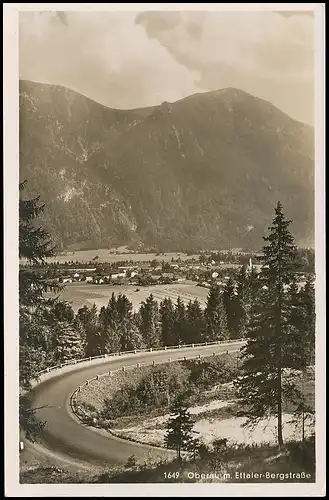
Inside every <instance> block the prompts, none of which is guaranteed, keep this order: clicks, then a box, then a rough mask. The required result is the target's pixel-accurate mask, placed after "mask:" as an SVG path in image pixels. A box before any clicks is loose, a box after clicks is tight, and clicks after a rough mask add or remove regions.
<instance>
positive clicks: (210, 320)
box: [204, 285, 228, 341]
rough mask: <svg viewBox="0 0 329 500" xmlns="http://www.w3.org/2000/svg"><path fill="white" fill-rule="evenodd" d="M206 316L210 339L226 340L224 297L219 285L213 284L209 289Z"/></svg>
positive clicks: (207, 335) (208, 338)
mask: <svg viewBox="0 0 329 500" xmlns="http://www.w3.org/2000/svg"><path fill="white" fill-rule="evenodd" d="M204 317H205V321H206V332H207V333H206V337H207V340H208V341H215V340H225V339H227V338H228V331H227V320H226V313H225V309H224V304H223V297H222V293H221V290H220V288H219V287H218V286H217V285H212V286H211V288H210V290H209V294H208V297H207V304H206V308H205V311H204Z"/></svg>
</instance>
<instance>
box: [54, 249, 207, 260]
mask: <svg viewBox="0 0 329 500" xmlns="http://www.w3.org/2000/svg"><path fill="white" fill-rule="evenodd" d="M113 252H114V251H113V250H112V251H111V250H109V249H104V248H101V249H98V250H76V251H66V252H60V253H58V254H57V255H56V256H55V257H50V258H49V259H47V262H60V263H64V262H65V261H67V262H68V261H71V260H73V262H76V261H78V262H90V261H92V260H93V259H95V257H98V258H97V259H95V260H96V261H97V262H120V261H133V262H146V261H147V262H150V261H152V260H157V261H158V262H162V261H164V262H170V261H171V259H172V258H174V259H178V258H180V259H181V260H182V261H184V260H188V259H192V258H195V259H199V255H187V254H185V253H163V254H156V253H132V252H131V253H130V252H124V251H120V252H119V251H117V252H116V253H113Z"/></svg>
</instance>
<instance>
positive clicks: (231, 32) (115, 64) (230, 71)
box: [19, 11, 314, 125]
mask: <svg viewBox="0 0 329 500" xmlns="http://www.w3.org/2000/svg"><path fill="white" fill-rule="evenodd" d="M313 25H314V19H313V15H312V13H305V12H304V13H303V12H281V13H280V12H271V11H260V12H251V11H249V12H239V11H235V12H218V11H217V12H200V11H199V12H191V11H182V12H179V11H174V12H173V11H171V12H168V11H162V12H161V11H160V12H151V11H146V12H130V11H126V12H109V11H105V12H99V11H98V12H97V11H96V12H76V11H71V12H54V11H53V12H47V11H44V12H20V19H19V28H20V29H19V58H20V61H19V74H20V78H21V79H27V80H32V81H36V82H42V83H51V84H55V85H63V86H65V87H68V88H70V89H73V90H76V91H77V92H80V93H81V94H83V95H85V96H87V97H89V98H91V99H94V100H95V101H97V102H100V103H101V104H104V105H106V106H109V107H112V108H119V109H132V108H139V107H144V106H152V105H156V104H161V103H162V102H163V101H169V102H173V101H176V100H178V99H182V98H183V97H186V96H188V95H191V94H194V93H197V92H198V93H199V92H208V91H211V90H218V89H222V88H226V87H235V88H239V89H241V90H244V91H246V92H249V93H250V94H253V95H255V96H257V97H260V98H262V99H266V100H268V101H270V102H272V103H273V104H274V105H275V106H277V107H278V108H280V109H281V110H282V111H284V112H285V113H287V114H288V115H290V116H291V117H292V118H294V119H296V120H299V121H302V122H304V123H308V124H310V125H313V123H314V120H313V99H314V97H313V94H314V90H313V87H314V82H313V80H314V76H313V64H314V61H313V59H314V41H313V36H314V34H313V31H314V26H313Z"/></svg>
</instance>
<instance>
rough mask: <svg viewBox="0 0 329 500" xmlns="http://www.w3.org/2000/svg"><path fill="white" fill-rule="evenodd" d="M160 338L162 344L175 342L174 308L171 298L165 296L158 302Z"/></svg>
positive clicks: (169, 344)
mask: <svg viewBox="0 0 329 500" xmlns="http://www.w3.org/2000/svg"><path fill="white" fill-rule="evenodd" d="M160 321H161V338H162V344H163V345H164V346H172V345H176V344H177V337H176V335H175V309H174V305H173V303H172V300H171V299H170V298H169V297H166V298H165V299H164V300H163V301H162V302H161V303H160Z"/></svg>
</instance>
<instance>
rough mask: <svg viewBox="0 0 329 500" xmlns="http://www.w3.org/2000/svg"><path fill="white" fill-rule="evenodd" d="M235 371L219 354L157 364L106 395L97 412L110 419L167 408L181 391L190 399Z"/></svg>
mask: <svg viewBox="0 0 329 500" xmlns="http://www.w3.org/2000/svg"><path fill="white" fill-rule="evenodd" d="M230 360H231V358H230ZM236 375H237V368H236V366H234V363H232V362H231V363H229V362H228V361H227V359H224V358H223V357H219V356H214V357H210V358H204V359H202V360H190V361H182V362H175V363H171V364H167V365H160V366H156V367H154V368H153V369H152V370H150V371H148V372H146V374H145V376H143V377H142V378H140V380H139V381H138V382H137V383H136V384H132V383H130V384H124V385H122V386H121V387H120V388H119V389H118V390H117V391H115V392H114V393H113V394H112V395H111V397H110V398H105V400H104V407H103V410H102V411H101V412H100V413H99V416H100V418H101V419H105V420H113V419H116V418H120V417H127V416H130V415H136V414H142V413H144V412H146V411H150V409H155V408H168V406H169V405H170V402H171V400H172V397H173V396H174V395H177V393H180V392H184V393H185V394H187V396H188V397H189V398H190V402H191V403H193V402H195V401H196V400H197V398H198V396H199V392H200V391H202V392H203V391H205V390H207V389H210V388H211V387H214V386H216V385H218V384H224V383H227V382H229V381H231V380H232V379H233V378H234V377H235V376H236Z"/></svg>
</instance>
